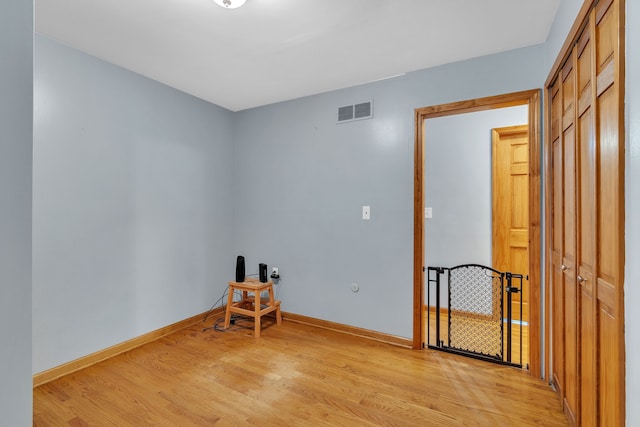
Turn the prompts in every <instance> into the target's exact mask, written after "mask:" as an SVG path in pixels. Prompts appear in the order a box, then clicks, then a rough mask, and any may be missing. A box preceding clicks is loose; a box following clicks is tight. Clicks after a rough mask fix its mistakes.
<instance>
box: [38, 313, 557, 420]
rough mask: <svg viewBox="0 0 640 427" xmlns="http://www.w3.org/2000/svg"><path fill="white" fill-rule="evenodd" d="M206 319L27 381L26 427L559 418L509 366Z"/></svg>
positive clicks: (552, 399) (545, 391)
mask: <svg viewBox="0 0 640 427" xmlns="http://www.w3.org/2000/svg"><path fill="white" fill-rule="evenodd" d="M211 323H212V322H211V321H208V322H207V324H206V325H204V324H202V323H200V324H196V325H194V326H192V327H189V328H186V329H184V330H182V331H179V332H176V333H174V334H171V335H168V336H166V337H164V338H161V339H159V340H157V341H155V342H152V343H149V344H147V345H144V346H142V347H139V348H137V349H135V350H131V351H128V352H126V353H123V354H121V355H119V356H116V357H114V358H111V359H109V360H107V361H104V362H101V363H99V364H96V365H94V366H92V367H89V368H86V369H83V370H81V371H78V372H76V373H73V374H70V375H67V376H65V377H62V378H59V379H57V380H55V381H52V382H50V383H48V384H45V385H42V386H40V387H37V388H35V389H34V394H33V406H34V412H33V420H34V425H36V426H67V425H69V426H88V425H95V426H106V425H113V426H144V425H156V426H192V425H193V426H212V425H216V426H229V425H233V426H249V425H252V426H290V425H303V426H320V425H327V426H352V425H353V426H373V425H378V426H379V425H382V426H525V425H542V426H565V425H567V423H566V421H565V418H564V415H563V414H562V412H561V409H560V405H559V400H558V397H557V395H556V394H555V393H554V392H553V391H552V390H551V388H550V387H549V386H548V385H546V384H545V383H544V382H542V381H540V380H537V379H534V378H531V377H530V376H528V375H527V374H526V373H525V372H522V371H520V370H517V369H514V368H508V367H504V366H500V365H494V364H491V363H486V362H480V361H477V360H474V359H468V358H464V357H460V356H456V355H451V354H447V353H443V352H438V351H430V350H423V351H414V350H408V349H404V348H400V347H396V346H392V345H388V344H383V343H379V342H375V341H371V340H367V339H363V338H358V337H354V336H351V335H347V334H342V333H338V332H333V331H329V330H325V329H320V328H315V327H313V326H307V325H303V324H298V323H294V322H291V321H287V320H286V319H285V321H284V322H283V324H282V326H276V325H270V326H268V327H265V329H263V333H262V337H261V338H258V339H256V338H254V337H253V330H252V324H251V323H250V322H248V323H246V327H247V328H246V329H242V328H240V325H236V327H237V329H235V330H233V331H229V332H217V331H215V330H209V331H206V332H203V327H204V326H210V325H211ZM240 323H242V322H240ZM265 323H266V324H267V325H269V324H270V323H272V321H269V320H266V321H265Z"/></svg>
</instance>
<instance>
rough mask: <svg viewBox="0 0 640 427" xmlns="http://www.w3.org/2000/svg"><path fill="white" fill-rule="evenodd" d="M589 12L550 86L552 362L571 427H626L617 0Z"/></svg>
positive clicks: (620, 2) (620, 6) (620, 4)
mask: <svg viewBox="0 0 640 427" xmlns="http://www.w3.org/2000/svg"><path fill="white" fill-rule="evenodd" d="M594 3H595V2H594ZM591 6H592V9H591V10H590V11H588V14H587V18H586V19H585V21H583V25H580V26H577V27H578V28H580V27H582V30H581V33H580V32H579V33H577V34H576V37H575V38H574V39H573V41H574V44H573V45H572V46H571V48H570V50H568V51H567V53H566V55H567V59H566V60H565V62H564V65H563V66H562V67H561V68H560V69H559V70H558V71H557V73H555V75H554V76H553V79H551V83H549V85H548V86H547V93H548V95H549V97H550V104H549V105H550V108H549V109H550V113H549V114H550V119H551V120H550V122H551V133H550V134H551V137H550V144H551V147H550V151H549V161H550V163H551V164H550V174H551V176H550V179H551V180H552V183H551V186H550V191H551V194H550V195H549V196H550V197H549V198H548V199H547V200H549V203H550V205H551V212H550V213H551V216H550V218H549V220H550V222H551V224H550V227H551V236H550V238H551V257H552V258H551V268H552V270H551V284H550V286H551V290H550V291H551V297H552V303H551V306H550V309H551V321H552V337H553V340H552V359H551V361H552V364H553V371H552V373H553V381H554V383H555V384H556V386H557V388H558V391H559V394H560V399H561V401H562V402H563V406H564V410H565V413H566V414H567V417H568V419H569V422H570V424H572V425H579V426H623V425H624V422H625V420H624V414H625V392H624V388H625V373H624V363H625V360H624V313H623V308H624V299H623V298H624V297H623V283H624V278H623V271H624V141H623V138H624V121H623V113H624V111H623V105H624V104H623V102H622V101H623V99H624V87H623V81H624V57H623V56H622V53H621V52H623V42H622V41H623V37H624V12H623V11H624V0H601V1H599V2H597V3H595V6H593V4H592V5H591ZM563 55H564V54H563Z"/></svg>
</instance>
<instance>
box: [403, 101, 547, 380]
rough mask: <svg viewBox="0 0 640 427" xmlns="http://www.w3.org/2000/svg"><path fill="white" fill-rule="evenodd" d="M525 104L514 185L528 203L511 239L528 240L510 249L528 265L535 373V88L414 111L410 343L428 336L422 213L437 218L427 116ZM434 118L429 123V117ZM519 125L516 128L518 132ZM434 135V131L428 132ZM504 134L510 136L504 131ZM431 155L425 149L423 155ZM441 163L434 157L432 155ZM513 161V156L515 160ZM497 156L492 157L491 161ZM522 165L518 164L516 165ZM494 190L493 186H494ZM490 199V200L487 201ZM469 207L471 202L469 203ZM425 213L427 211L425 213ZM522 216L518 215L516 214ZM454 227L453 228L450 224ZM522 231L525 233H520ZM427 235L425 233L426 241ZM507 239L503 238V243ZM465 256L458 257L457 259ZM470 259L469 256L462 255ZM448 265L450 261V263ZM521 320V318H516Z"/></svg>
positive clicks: (529, 345) (534, 369)
mask: <svg viewBox="0 0 640 427" xmlns="http://www.w3.org/2000/svg"><path fill="white" fill-rule="evenodd" d="M515 106H526V107H527V112H526V119H527V122H528V128H527V129H526V131H525V134H526V139H527V141H526V142H527V143H528V145H527V146H526V153H524V154H526V156H525V157H526V158H527V164H526V165H525V166H524V168H526V169H527V172H528V173H527V174H525V175H524V180H523V179H522V177H517V178H514V179H515V180H516V181H517V185H524V186H525V187H526V189H527V195H526V198H527V199H528V200H527V201H528V206H527V208H526V209H527V212H526V216H525V217H524V218H525V223H524V224H521V225H523V226H522V227H520V229H519V230H516V231H515V234H514V236H515V237H514V241H515V240H517V239H522V238H524V239H526V240H527V241H528V248H527V250H526V251H525V252H524V253H523V252H522V251H516V252H517V253H516V252H514V253H515V254H516V255H514V256H515V257H517V258H519V259H520V260H521V261H522V262H523V263H524V264H525V266H526V268H527V270H528V275H529V280H528V289H526V293H527V295H526V299H525V300H526V301H528V304H527V307H526V308H527V313H528V322H527V323H528V326H529V327H528V336H527V337H526V338H525V342H524V343H523V344H524V346H526V353H527V357H526V358H527V360H528V361H529V369H530V373H531V374H532V375H534V376H540V373H541V366H540V361H541V358H540V349H541V340H540V333H541V327H540V324H541V322H540V319H541V315H540V308H541V304H540V271H541V267H540V228H539V227H540V160H541V159H540V98H539V91H538V90H530V91H524V92H517V93H511V94H506V95H499V96H493V97H487V98H480V99H474V100H468V101H460V102H455V103H450V104H442V105H436V106H431V107H424V108H419V109H416V110H415V126H416V128H415V157H414V159H415V165H414V172H415V173H414V310H413V324H414V328H413V330H414V334H413V347H414V348H415V349H419V348H423V347H424V344H425V337H426V322H425V320H426V317H427V316H428V309H429V308H428V307H426V306H425V292H426V291H425V272H424V270H425V267H427V266H426V265H425V261H424V260H425V246H426V245H425V243H426V240H425V216H429V214H432V215H433V217H434V218H435V217H436V215H437V212H438V211H437V210H436V211H431V212H428V211H429V210H430V209H429V207H427V209H426V210H425V207H426V206H425V189H426V182H425V181H426V180H427V179H428V178H425V170H426V169H427V168H428V167H429V166H427V165H425V146H426V142H427V141H429V138H430V133H429V129H427V122H428V121H429V120H430V119H434V118H439V117H445V116H455V115H459V114H466V113H471V112H480V111H487V110H495V109H501V108H507V107H515ZM432 123H433V122H432ZM521 130H522V129H520V131H521ZM509 131H510V130H509V129H507V130H503V132H505V135H507V134H509ZM431 137H433V135H431ZM505 138H507V139H508V136H506V137H505ZM522 154H523V153H522V150H521V147H519V148H517V149H516V151H514V153H510V154H508V156H509V157H510V158H511V157H513V155H515V156H516V158H521V157H522ZM427 155H429V154H427ZM431 160H433V161H435V162H438V163H439V160H438V158H435V159H431ZM516 160H517V159H516ZM494 161H495V160H494ZM487 163H488V164H489V165H488V167H489V168H491V163H492V160H491V158H489V159H488V160H487ZM518 168H519V169H522V168H523V166H522V165H518V166H517V167H516V169H518ZM494 191H495V190H494ZM489 203H491V201H489ZM471 208H473V207H471ZM425 214H426V215H425ZM520 218H522V215H521V216H520ZM487 228H488V229H489V233H492V225H491V223H489V224H488V225H487ZM451 229H452V228H451ZM443 230H444V232H448V231H449V229H445V228H443V227H441V228H439V231H440V232H443ZM524 232H526V235H525V234H523V233H524ZM428 239H429V237H427V240H428ZM508 244H509V243H508V242H507V245H508ZM495 251H496V249H495V247H493V248H492V247H490V248H489V250H487V251H485V252H487V253H488V254H487V255H488V256H489V260H488V261H487V263H488V264H493V262H494V261H493V260H492V259H491V252H494V253H495ZM464 262H465V261H462V260H461V262H459V264H462V263H464ZM466 262H469V260H466ZM451 266H452V265H451ZM520 320H523V319H520Z"/></svg>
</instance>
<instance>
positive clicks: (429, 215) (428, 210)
mask: <svg viewBox="0 0 640 427" xmlns="http://www.w3.org/2000/svg"><path fill="white" fill-rule="evenodd" d="M424 217H425V218H433V211H432V210H431V208H424Z"/></svg>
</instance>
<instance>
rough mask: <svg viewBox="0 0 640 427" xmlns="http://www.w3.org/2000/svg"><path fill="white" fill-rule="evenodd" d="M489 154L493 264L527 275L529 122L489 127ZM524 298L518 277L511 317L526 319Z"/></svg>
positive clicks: (526, 293) (524, 284) (525, 291)
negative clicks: (519, 292) (518, 286)
mask: <svg viewBox="0 0 640 427" xmlns="http://www.w3.org/2000/svg"><path fill="white" fill-rule="evenodd" d="M492 157H493V162H492V165H493V166H492V188H493V196H492V199H493V215H492V223H493V239H492V240H493V244H492V246H493V250H492V255H493V268H495V269H496V270H499V271H509V272H511V273H517V274H522V275H523V276H528V275H529V126H527V125H520V126H509V127H503V128H496V129H493V131H492ZM528 300H529V283H528V280H526V279H525V280H523V281H522V307H520V298H519V297H518V296H517V295H515V294H514V303H513V304H512V307H513V319H514V320H521V321H524V322H527V321H528V319H529V304H528ZM505 301H507V299H506V295H505ZM521 308H522V318H520V309H521Z"/></svg>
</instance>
